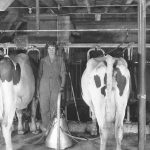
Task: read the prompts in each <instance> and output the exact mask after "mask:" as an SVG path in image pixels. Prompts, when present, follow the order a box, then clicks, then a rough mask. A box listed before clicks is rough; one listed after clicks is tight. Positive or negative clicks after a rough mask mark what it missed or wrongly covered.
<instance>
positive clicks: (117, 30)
mask: <svg viewBox="0 0 150 150" xmlns="http://www.w3.org/2000/svg"><path fill="white" fill-rule="evenodd" d="M66 31H67V32H75V31H78V32H87V31H88V32H106V31H107V32H112V31H113V32H120V31H138V28H130V29H128V28H117V29H109V28H107V29H105V28H104V29H68V30H67V29H65V30H63V29H61V30H57V29H53V30H0V32H1V33H7V32H10V33H11V32H17V33H18V32H24V33H26V32H27V33H29V32H66ZM147 31H150V28H149V29H147Z"/></svg>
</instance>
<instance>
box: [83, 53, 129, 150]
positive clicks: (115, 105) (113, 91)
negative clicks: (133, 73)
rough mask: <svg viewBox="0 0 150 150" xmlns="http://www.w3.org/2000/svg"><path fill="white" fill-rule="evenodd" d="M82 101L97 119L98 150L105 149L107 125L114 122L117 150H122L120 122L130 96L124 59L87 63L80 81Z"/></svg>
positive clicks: (94, 118)
mask: <svg viewBox="0 0 150 150" xmlns="http://www.w3.org/2000/svg"><path fill="white" fill-rule="evenodd" d="M81 87H82V97H83V99H84V101H85V102H86V103H87V104H88V106H89V107H90V109H91V111H92V120H93V123H94V124H96V123H95V122H96V119H97V122H98V126H99V133H100V150H105V149H106V141H107V123H111V122H115V137H116V142H117V148H116V149H117V150H121V141H122V138H123V120H124V116H125V109H126V106H127V101H128V97H129V93H130V73H129V70H128V68H127V63H126V61H125V60H124V59H123V58H113V57H111V56H110V55H107V56H104V57H97V58H92V59H89V61H88V62H87V65H86V69H85V71H84V72H83V75H82V78H81Z"/></svg>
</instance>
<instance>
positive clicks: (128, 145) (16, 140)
mask: <svg viewBox="0 0 150 150" xmlns="http://www.w3.org/2000/svg"><path fill="white" fill-rule="evenodd" d="M41 136H42V134H38V135H34V134H32V133H26V134H25V135H18V134H16V133H13V134H12V142H13V148H14V150H49V149H50V148H47V147H46V146H45V143H44V138H41ZM76 136H78V137H84V138H87V139H88V140H78V142H77V141H76V142H75V141H74V142H73V143H74V145H73V146H72V147H70V148H68V149H67V150H99V138H98V137H95V138H91V137H90V136H89V135H87V134H81V133H80V134H76ZM39 139H40V141H39ZM41 139H42V140H41ZM149 141H150V135H147V142H146V145H145V150H150V142H149ZM37 142H38V143H37ZM137 149H138V135H137V134H125V135H124V138H123V142H122V150H137ZM0 150H5V144H4V139H3V137H2V136H1V137H0ZM107 150H115V139H114V138H113V136H111V137H109V139H108V144H107Z"/></svg>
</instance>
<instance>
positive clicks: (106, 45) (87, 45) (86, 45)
mask: <svg viewBox="0 0 150 150" xmlns="http://www.w3.org/2000/svg"><path fill="white" fill-rule="evenodd" d="M5 44H6V43H5ZM33 45H35V46H36V47H37V48H43V47H45V44H38V43H32V44H30V43H29V45H28V47H30V46H33ZM118 45H120V44H119V43H116V44H114V43H79V44H72V43H68V44H67V45H66V46H65V47H68V48H76V50H78V49H79V48H92V47H95V46H100V47H101V48H116V47H117V46H118ZM7 46H8V48H17V46H16V44H13V43H7ZM127 46H128V44H122V45H121V46H120V47H121V48H124V47H127ZM3 47H4V44H1V43H0V48H3ZM28 47H27V48H28ZM132 47H133V48H137V47H138V45H137V44H133V45H132ZM146 48H150V44H146Z"/></svg>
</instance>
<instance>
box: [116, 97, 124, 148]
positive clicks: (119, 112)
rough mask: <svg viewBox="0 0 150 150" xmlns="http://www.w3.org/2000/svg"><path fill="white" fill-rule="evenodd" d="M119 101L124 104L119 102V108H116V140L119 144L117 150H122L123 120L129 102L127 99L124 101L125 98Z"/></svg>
mask: <svg viewBox="0 0 150 150" xmlns="http://www.w3.org/2000/svg"><path fill="white" fill-rule="evenodd" d="M118 101H119V102H122V103H119V102H118V104H117V108H116V118H115V138H116V142H117V147H116V150H121V142H122V138H123V120H124V117H125V110H126V105H127V101H126V98H125V99H124V98H123V97H122V98H121V97H120V98H118Z"/></svg>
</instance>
